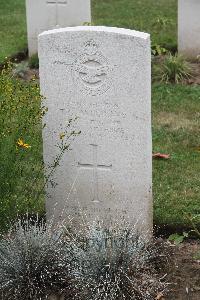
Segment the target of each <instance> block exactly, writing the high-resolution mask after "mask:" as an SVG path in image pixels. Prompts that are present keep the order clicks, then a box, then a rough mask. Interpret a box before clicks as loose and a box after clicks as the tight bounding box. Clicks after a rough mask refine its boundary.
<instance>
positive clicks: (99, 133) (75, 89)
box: [39, 27, 152, 229]
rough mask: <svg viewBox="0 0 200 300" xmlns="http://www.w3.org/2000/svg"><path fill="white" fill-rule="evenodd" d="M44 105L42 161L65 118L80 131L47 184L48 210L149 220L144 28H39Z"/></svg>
mask: <svg viewBox="0 0 200 300" xmlns="http://www.w3.org/2000/svg"><path fill="white" fill-rule="evenodd" d="M39 58H40V80H41V92H42V94H43V95H44V96H45V97H46V99H47V100H46V103H47V106H48V113H47V115H46V117H45V120H44V122H45V124H46V127H45V128H44V131H43V141H44V161H45V164H46V165H48V164H49V163H50V164H51V162H52V161H53V159H54V158H55V153H58V150H57V148H56V146H55V145H56V144H57V142H58V139H59V134H60V132H62V127H63V124H65V123H66V120H68V119H70V118H75V117H77V118H78V119H77V121H76V128H77V130H79V129H80V130H81V134H80V135H79V136H78V137H76V138H75V141H74V142H73V144H72V145H71V148H72V150H71V151H69V152H67V153H66V154H65V155H64V157H63V159H62V162H61V163H60V166H59V167H58V168H57V170H56V172H55V174H54V175H53V180H54V181H55V182H56V183H57V185H56V187H51V186H49V188H48V198H47V204H46V206H47V217H48V219H49V218H51V217H52V216H54V217H55V219H56V220H59V218H62V217H63V215H62V212H63V211H64V210H65V209H66V210H65V213H64V214H65V215H66V214H67V215H70V216H73V217H74V218H75V219H77V220H80V215H81V214H82V215H85V216H86V218H88V219H89V220H94V219H95V218H100V219H102V220H103V219H106V218H109V217H111V219H115V218H118V219H120V218H125V219H126V218H127V220H128V222H133V223H135V222H137V221H140V222H139V223H140V225H141V223H143V224H142V226H143V228H144V229H149V228H151V226H152V166H151V165H152V137H151V51H150V37H149V35H148V34H146V33H142V32H137V31H132V30H128V29H119V28H109V27H74V28H65V29H60V30H52V31H49V32H45V33H42V34H41V35H40V36H39Z"/></svg>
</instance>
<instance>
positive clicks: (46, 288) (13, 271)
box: [0, 221, 75, 300]
mask: <svg viewBox="0 0 200 300" xmlns="http://www.w3.org/2000/svg"><path fill="white" fill-rule="evenodd" d="M71 252H72V249H71V244H70V243H67V242H66V241H65V239H64V237H63V234H62V230H61V228H60V229H59V228H57V229H56V231H54V230H53V228H51V226H46V225H45V224H44V222H41V223H40V224H39V225H38V224H36V223H35V224H33V225H31V222H30V221H25V222H22V221H19V222H18V223H17V224H16V225H15V227H14V228H13V229H12V230H10V232H9V234H8V235H7V236H6V237H3V238H2V239H1V240H0V297H1V299H2V300H10V299H13V300H43V299H47V298H48V296H49V295H51V294H57V295H59V294H62V291H63V289H65V293H66V296H67V297H69V298H71V297H72V295H73V293H75V291H74V278H72V275H73V274H72V273H71V265H72V259H74V256H72V255H71Z"/></svg>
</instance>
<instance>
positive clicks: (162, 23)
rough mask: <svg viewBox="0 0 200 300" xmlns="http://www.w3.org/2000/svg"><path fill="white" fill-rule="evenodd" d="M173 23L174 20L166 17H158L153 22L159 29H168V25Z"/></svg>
mask: <svg viewBox="0 0 200 300" xmlns="http://www.w3.org/2000/svg"><path fill="white" fill-rule="evenodd" d="M171 24H172V20H171V19H168V18H165V17H162V16H160V17H157V18H156V19H155V21H154V22H153V26H154V27H156V28H157V29H159V30H160V29H166V28H167V26H168V25H171Z"/></svg>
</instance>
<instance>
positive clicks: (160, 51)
mask: <svg viewBox="0 0 200 300" xmlns="http://www.w3.org/2000/svg"><path fill="white" fill-rule="evenodd" d="M167 52H168V50H167V49H166V48H164V47H162V46H160V45H157V44H156V45H153V46H152V48H151V53H152V54H153V55H164V54H166V53H167Z"/></svg>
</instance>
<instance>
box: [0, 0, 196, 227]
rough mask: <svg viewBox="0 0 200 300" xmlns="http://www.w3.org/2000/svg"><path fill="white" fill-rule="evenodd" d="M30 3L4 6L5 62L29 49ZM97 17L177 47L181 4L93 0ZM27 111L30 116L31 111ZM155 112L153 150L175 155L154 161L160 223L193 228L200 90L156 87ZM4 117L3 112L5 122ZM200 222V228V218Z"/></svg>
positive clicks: (1, 44)
mask: <svg viewBox="0 0 200 300" xmlns="http://www.w3.org/2000/svg"><path fill="white" fill-rule="evenodd" d="M24 2H25V1H24V0H15V1H11V0H1V2H0V23H1V27H0V62H2V61H3V60H4V57H5V56H10V55H13V54H15V53H16V52H17V51H21V50H22V49H23V48H24V47H26V25H25V6H24ZM92 12H93V23H94V24H95V25H107V26H118V27H127V28H132V29H137V30H142V31H147V32H150V33H151V34H152V43H153V44H159V45H162V46H165V47H167V48H169V49H170V48H173V47H176V43H177V29H176V28H177V21H176V19H177V1H175V0H168V1H164V0H159V1H155V0H154V1H153V0H148V1H146V0H140V1H139V0H93V1H92ZM26 109H27V114H30V111H29V110H30V108H29V107H28V106H27V108H26ZM152 111H153V151H154V152H161V153H166V154H170V155H171V157H170V159H169V160H154V163H153V193H154V221H155V224H157V225H161V226H162V225H169V226H171V227H173V228H174V230H176V226H185V225H186V226H187V225H190V224H189V222H188V221H187V220H186V218H185V214H192V215H198V214H200V193H199V192H200V177H199V174H200V152H199V151H198V148H199V147H200V135H199V129H200V88H199V87H198V86H186V85H170V84H159V83H154V84H153V92H152ZM23 113H24V112H23ZM1 114H2V112H1V111H0V118H1V117H2V116H1ZM36 135H38V138H36V137H35V138H36V140H37V139H38V140H40V133H36ZM39 148H40V147H39ZM8 153H9V151H8ZM38 153H40V151H39V152H38ZM4 155H5V153H4ZM0 159H1V158H0ZM4 160H5V159H4ZM8 160H9V159H8ZM34 160H35V162H36V165H37V164H40V161H41V153H40V154H38V157H34ZM28 168H29V164H26V178H25V179H24V180H27V176H28V173H29V172H30V179H31V172H32V168H33V165H32V164H30V170H29V169H28ZM9 176H11V175H9ZM3 177H4V176H2V178H3ZM11 182H12V180H11ZM13 182H15V186H17V185H21V186H23V177H21V178H14V180H13ZM0 185H1V182H0ZM19 190H20V189H19ZM0 197H2V191H1V190H0ZM4 197H5V195H4ZM16 197H17V196H16ZM21 211H23V209H22V210H21ZM4 212H5V213H6V209H5V210H4ZM24 212H26V207H24ZM41 213H42V211H41ZM197 222H199V224H200V219H199V221H198V220H197Z"/></svg>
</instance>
